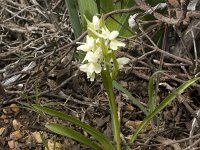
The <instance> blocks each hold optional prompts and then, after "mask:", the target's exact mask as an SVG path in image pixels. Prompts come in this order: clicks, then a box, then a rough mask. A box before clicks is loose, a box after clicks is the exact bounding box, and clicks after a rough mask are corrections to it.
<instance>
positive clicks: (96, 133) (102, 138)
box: [33, 104, 114, 150]
mask: <svg viewBox="0 0 200 150" xmlns="http://www.w3.org/2000/svg"><path fill="white" fill-rule="evenodd" d="M33 108H35V109H36V110H39V111H41V112H44V113H46V114H48V115H50V116H54V117H58V118H60V119H63V120H64V121H69V122H71V123H73V124H75V125H77V126H79V127H81V128H83V129H84V130H85V131H86V132H88V133H89V134H91V135H92V136H93V137H94V138H95V139H96V140H97V141H99V142H100V143H101V145H102V147H104V149H105V150H108V149H110V150H114V147H113V146H112V144H111V143H110V141H109V139H108V138H106V137H105V136H104V135H103V134H102V133H101V132H99V131H98V130H96V129H95V128H92V127H91V126H89V125H87V124H85V123H84V122H81V121H80V120H78V119H76V118H74V117H72V116H69V115H66V114H64V113H62V112H59V111H56V110H53V109H50V108H47V107H43V106H40V105H36V104H34V105H33Z"/></svg>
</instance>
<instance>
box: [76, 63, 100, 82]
mask: <svg viewBox="0 0 200 150" xmlns="http://www.w3.org/2000/svg"><path fill="white" fill-rule="evenodd" d="M79 68H80V70H81V71H83V72H86V73H87V78H90V81H94V78H95V73H96V74H98V73H100V72H101V65H100V64H99V63H87V64H83V65H81V66H80V67H79Z"/></svg>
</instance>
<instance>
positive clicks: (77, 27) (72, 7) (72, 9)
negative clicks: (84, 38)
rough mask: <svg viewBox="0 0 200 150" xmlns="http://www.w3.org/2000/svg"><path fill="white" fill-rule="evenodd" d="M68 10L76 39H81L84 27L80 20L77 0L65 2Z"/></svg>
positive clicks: (66, 0)
mask: <svg viewBox="0 0 200 150" xmlns="http://www.w3.org/2000/svg"><path fill="white" fill-rule="evenodd" d="M65 3H66V5H67V8H68V13H69V19H70V22H71V25H72V28H73V31H74V35H75V38H77V37H79V36H80V35H81V32H82V26H81V23H80V20H79V15H78V9H77V5H76V0H65Z"/></svg>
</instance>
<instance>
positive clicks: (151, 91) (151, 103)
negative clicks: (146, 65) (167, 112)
mask: <svg viewBox="0 0 200 150" xmlns="http://www.w3.org/2000/svg"><path fill="white" fill-rule="evenodd" d="M161 72H165V71H164V70H161V71H157V72H155V73H154V74H153V75H152V76H151V77H150V79H149V85H148V95H149V101H148V108H149V112H152V111H153V110H154V109H155V108H156V95H154V86H153V84H154V78H155V76H156V75H157V74H159V73H161Z"/></svg>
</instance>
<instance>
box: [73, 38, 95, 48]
mask: <svg viewBox="0 0 200 150" xmlns="http://www.w3.org/2000/svg"><path fill="white" fill-rule="evenodd" d="M93 48H94V39H93V38H92V37H89V36H86V43H84V44H83V45H80V46H78V47H77V50H82V51H84V52H88V51H91V50H92V49H93Z"/></svg>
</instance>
